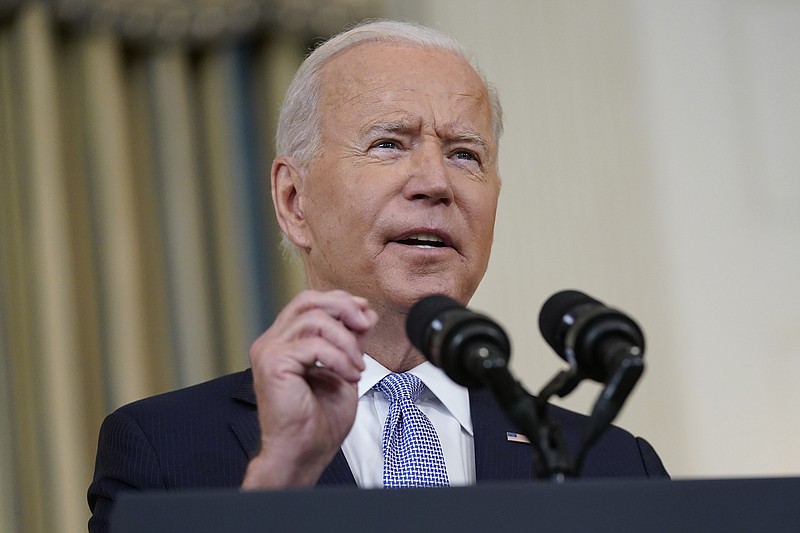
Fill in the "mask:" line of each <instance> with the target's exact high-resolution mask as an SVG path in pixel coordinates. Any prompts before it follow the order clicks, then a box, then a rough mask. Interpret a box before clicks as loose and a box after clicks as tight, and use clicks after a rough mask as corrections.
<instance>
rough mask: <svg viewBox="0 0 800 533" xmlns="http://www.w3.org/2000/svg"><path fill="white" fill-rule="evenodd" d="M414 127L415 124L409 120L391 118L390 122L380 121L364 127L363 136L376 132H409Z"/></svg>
mask: <svg viewBox="0 0 800 533" xmlns="http://www.w3.org/2000/svg"><path fill="white" fill-rule="evenodd" d="M413 129H415V127H414V125H413V124H411V123H410V122H408V121H402V120H391V121H388V122H379V123H377V124H371V125H370V126H369V127H367V128H365V129H364V132H363V134H362V137H367V136H370V135H372V134H375V133H397V132H407V131H411V130H413Z"/></svg>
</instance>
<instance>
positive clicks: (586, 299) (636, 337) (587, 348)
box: [539, 290, 644, 383]
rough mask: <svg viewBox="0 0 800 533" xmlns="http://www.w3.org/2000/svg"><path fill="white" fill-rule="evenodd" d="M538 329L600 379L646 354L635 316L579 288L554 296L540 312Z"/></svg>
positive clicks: (572, 361)
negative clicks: (609, 305) (630, 315)
mask: <svg viewBox="0 0 800 533" xmlns="http://www.w3.org/2000/svg"><path fill="white" fill-rule="evenodd" d="M539 330H540V331H541V333H542V336H543V337H544V339H545V341H547V344H549V345H550V347H551V348H553V350H555V352H556V353H557V354H558V355H560V356H561V357H562V358H563V359H565V360H566V361H567V362H568V363H569V364H570V366H576V367H577V368H578V370H579V371H580V372H581V373H582V374H583V375H584V376H585V377H588V378H590V379H593V380H595V381H599V382H600V383H608V382H609V380H610V379H612V378H613V376H614V375H615V373H616V372H617V370H618V369H619V368H620V365H624V364H639V363H641V358H642V356H643V355H644V335H643V334H642V330H641V329H640V328H639V326H638V325H637V324H636V322H634V321H633V319H632V318H630V317H629V316H627V315H626V314H625V313H623V312H622V311H618V310H616V309H612V308H610V307H607V306H606V305H605V304H603V303H602V302H600V301H598V300H595V299H594V298H592V297H591V296H588V295H586V294H584V293H582V292H579V291H573V290H567V291H561V292H558V293H556V294H554V295H553V296H551V297H550V298H549V299H548V300H547V301H546V302H545V303H544V305H543V306H542V309H541V312H540V313H539Z"/></svg>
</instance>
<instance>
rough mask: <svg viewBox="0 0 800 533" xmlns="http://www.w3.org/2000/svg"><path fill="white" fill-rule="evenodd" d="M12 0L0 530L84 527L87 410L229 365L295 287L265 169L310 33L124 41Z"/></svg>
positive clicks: (0, 225) (289, 26)
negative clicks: (280, 246)
mask: <svg viewBox="0 0 800 533" xmlns="http://www.w3.org/2000/svg"><path fill="white" fill-rule="evenodd" d="M201 3H202V2H195V3H192V2H181V1H176V2H172V4H175V5H178V6H179V7H181V8H186V6H187V5H191V4H201ZM206 3H208V2H206ZM256 3H257V2H249V4H256ZM340 3H341V4H346V5H345V7H346V8H347V9H340V10H339V11H337V12H336V13H338V15H337V16H339V19H337V18H336V17H333V18H331V13H332V12H331V11H330V10H328V11H325V10H317V11H319V12H318V13H317V17H323V18H324V19H325V20H324V22H325V23H326V24H328V25H329V26H331V25H332V24H333V25H337V26H339V27H341V26H343V25H344V24H345V22H346V21H350V22H352V21H353V20H358V18H361V17H363V16H366V15H372V14H374V11H370V9H372V8H370V6H369V5H368V4H369V3H368V2H360V3H359V2H340ZM12 4H15V3H14V2H11V3H7V4H5V5H0V424H1V426H0V427H1V428H2V430H0V531H4V532H6V531H8V532H13V531H26V532H59V531H69V532H71V531H85V530H86V520H87V519H88V508H87V505H86V497H85V495H86V488H87V487H88V484H89V482H90V479H91V473H92V469H93V459H94V454H95V450H96V438H97V432H98V429H99V425H100V422H101V421H102V419H103V417H104V416H105V415H106V414H107V413H108V412H110V411H111V410H113V409H114V408H116V407H118V406H120V405H122V404H123V403H126V402H129V401H132V400H135V399H138V398H142V397H145V396H148V395H152V394H155V393H158V392H161V391H165V390H169V389H173V388H176V387H179V386H184V385H188V384H191V383H196V382H199V381H202V380H206V379H209V378H212V377H214V376H216V375H219V374H222V373H225V372H230V371H235V370H239V369H242V368H245V367H246V365H247V348H248V346H249V344H250V342H251V341H252V340H253V338H254V337H255V336H256V335H257V334H258V333H259V332H260V331H261V329H263V327H264V326H265V325H266V324H268V323H269V322H270V320H271V318H272V316H273V315H274V313H275V310H276V309H278V308H279V306H280V305H281V304H282V303H283V302H284V301H285V300H286V299H287V298H288V297H289V296H291V295H292V294H293V293H294V292H296V290H297V289H298V288H299V287H300V281H299V279H300V277H299V274H298V272H297V271H296V268H294V267H290V266H285V263H284V262H283V261H281V259H280V257H279V254H278V253H277V252H276V250H277V245H276V240H277V230H276V228H275V227H274V221H273V216H272V213H271V203H270V201H269V191H268V179H267V176H268V169H269V161H270V158H271V149H272V148H271V143H272V138H273V133H272V131H273V121H274V117H275V110H276V108H277V103H278V101H279V99H280V98H281V97H282V94H283V91H284V89H285V86H286V84H287V83H288V79H289V78H290V76H291V75H292V74H293V72H294V69H295V68H296V66H297V64H298V63H299V61H300V60H301V58H302V55H303V54H304V53H305V51H306V49H307V47H308V43H309V42H310V41H311V40H312V39H313V38H314V37H318V36H321V35H324V33H321V30H320V28H321V26H314V25H313V24H306V23H304V21H305V22H308V21H313V20H314V19H313V17H310V15H309V17H308V18H307V19H305V18H303V16H301V15H303V13H302V12H298V11H297V10H296V9H295V10H294V11H292V10H291V9H288V8H285V9H283V10H282V11H281V10H277V11H276V12H275V13H272V15H271V16H270V17H264V19H263V23H262V24H261V25H260V26H254V25H253V24H252V21H250V22H251V24H249V26H248V31H247V33H246V38H235V37H232V36H231V35H230V32H229V34H227V35H223V36H222V37H224V38H222V37H220V38H216V39H206V40H205V41H202V40H197V39H195V40H192V39H186V38H169V37H170V35H167V36H166V37H167V38H162V39H160V40H158V39H155V40H152V39H151V40H149V41H148V40H147V39H139V40H134V39H131V38H130V35H127V36H126V34H125V33H124V32H122V31H120V28H128V29H130V26H125V25H124V24H116V25H115V24H110V23H109V24H105V25H104V24H97V20H99V18H98V17H99V15H98V17H95V18H92V17H91V16H88V17H86V23H85V24H82V25H81V24H68V23H67V22H69V21H67V22H65V15H64V11H63V9H61V8H62V7H63V5H67V4H68V3H66V2H64V3H59V2H49V3H42V2H19V3H17V5H16V6H14V7H13V8H9V7H7V6H9V5H12ZM90 4H91V3H89V4H87V5H90ZM111 4H118V5H119V6H123V7H124V4H126V3H125V2H109V3H108V4H107V5H111ZM128 4H131V3H128ZM133 4H135V3H133ZM139 4H141V2H139ZM152 4H153V6H155V7H158V6H162V5H164V6H166V5H169V4H170V2H167V1H164V0H159V1H153V2H152ZM240 4H244V2H240ZM279 4H281V3H280V2H272V3H270V5H273V6H274V5H279ZM301 4H303V5H305V7H306V8H307V9H308V11H307V13H306V14H307V15H308V14H309V13H313V12H314V10H313V9H312V8H314V4H315V2H303V3H301ZM306 4H308V5H306ZM321 4H325V5H328V4H329V3H325V2H322V3H321ZM334 4H335V3H334ZM97 5H101V6H102V5H104V4H103V2H99V3H97ZM221 5H223V4H221ZM290 5H291V3H286V6H290ZM365 6H366V7H365ZM340 7H341V6H340ZM259 12H260V11H259ZM102 14H103V13H101V15H102ZM107 14H108V13H105V15H107ZM117 14H119V11H117ZM184 14H185V10H184ZM73 15H74V14H73ZM240 15H241V13H240ZM345 15H346V17H347V18H346V19H342V17H343V16H345ZM280 16H283V17H284V18H283V19H281V18H280ZM100 18H102V17H100ZM241 18H242V17H241V16H239V19H241ZM206 19H208V17H206ZM173 22H174V21H173ZM206 22H208V20H206ZM176 27H177V26H176ZM184 27H186V26H185V25H184ZM168 28H169V27H168ZM331 29H333V28H331ZM337 29H338V28H337ZM139 30H141V28H139ZM206 30H207V28H206ZM159 31H160V32H161V33H159V35H160V36H161V37H164V26H163V25H162V26H161V27H160V30H159ZM207 34H208V31H206V35H207Z"/></svg>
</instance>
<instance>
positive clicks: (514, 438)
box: [506, 431, 531, 444]
mask: <svg viewBox="0 0 800 533" xmlns="http://www.w3.org/2000/svg"><path fill="white" fill-rule="evenodd" d="M506 439H508V440H509V442H524V443H526V444H530V443H531V441H530V439H529V438H528V437H526V436H525V435H521V434H519V433H511V432H510V431H507V432H506Z"/></svg>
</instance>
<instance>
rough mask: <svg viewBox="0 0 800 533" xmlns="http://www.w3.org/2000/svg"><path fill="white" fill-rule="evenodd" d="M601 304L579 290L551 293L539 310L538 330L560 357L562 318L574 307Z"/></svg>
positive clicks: (562, 339)
mask: <svg viewBox="0 0 800 533" xmlns="http://www.w3.org/2000/svg"><path fill="white" fill-rule="evenodd" d="M586 304H590V305H602V303H601V302H599V301H597V300H595V299H594V298H592V297H591V296H589V295H588V294H584V293H582V292H580V291H574V290H566V291H561V292H557V293H555V294H554V295H552V296H551V297H550V298H548V299H547V301H546V302H545V303H544V304H543V305H542V309H541V311H539V331H540V332H541V334H542V337H544V340H545V341H547V344H549V345H550V347H551V348H552V349H553V350H555V351H556V353H557V354H558V355H560V356H561V357H565V355H564V338H563V330H564V326H563V319H564V317H565V316H567V315H569V313H570V311H571V310H573V309H575V308H576V307H579V306H583V305H586Z"/></svg>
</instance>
